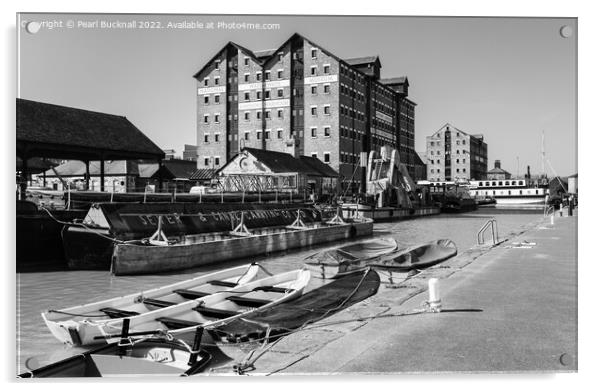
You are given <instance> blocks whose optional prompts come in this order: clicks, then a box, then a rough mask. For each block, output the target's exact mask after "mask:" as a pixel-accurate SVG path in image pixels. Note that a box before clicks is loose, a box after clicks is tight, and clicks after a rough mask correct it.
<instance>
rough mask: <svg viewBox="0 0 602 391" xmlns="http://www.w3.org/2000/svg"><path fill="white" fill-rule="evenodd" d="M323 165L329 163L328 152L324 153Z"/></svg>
mask: <svg viewBox="0 0 602 391" xmlns="http://www.w3.org/2000/svg"><path fill="white" fill-rule="evenodd" d="M324 163H330V152H324Z"/></svg>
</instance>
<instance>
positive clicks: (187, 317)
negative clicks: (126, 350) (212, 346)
mask: <svg viewBox="0 0 602 391" xmlns="http://www.w3.org/2000/svg"><path fill="white" fill-rule="evenodd" d="M310 277H311V274H310V272H309V271H307V270H302V269H299V270H293V271H290V272H286V273H281V274H277V275H274V276H269V277H266V278H262V279H258V280H254V281H252V282H248V283H246V284H242V285H238V286H237V287H235V288H232V289H228V290H223V291H221V292H218V293H214V294H211V295H203V296H202V297H200V298H198V299H196V300H190V301H186V302H183V303H180V304H177V305H175V306H170V307H166V308H163V309H158V310H155V311H150V312H145V313H142V314H139V315H135V314H132V315H131V316H128V317H127V318H128V319H129V320H130V324H129V330H130V334H132V333H134V335H135V334H139V333H147V332H149V331H150V332H156V331H157V330H163V331H165V332H169V333H170V334H172V335H176V334H184V333H190V332H193V331H195V330H196V329H197V327H198V326H203V327H205V328H207V327H214V326H218V325H221V324H224V323H227V322H228V321H231V320H233V319H236V318H238V317H240V316H243V315H245V314H248V313H249V312H252V311H254V310H257V309H265V308H269V307H271V306H273V305H276V304H279V303H282V302H284V301H287V300H290V299H293V298H295V297H297V296H300V295H301V294H302V293H303V289H304V288H305V287H306V286H307V284H308V283H309V280H310ZM201 293H202V292H201ZM122 326H123V318H121V319H114V320H112V321H110V322H107V323H104V324H97V333H98V334H97V336H96V338H94V341H95V342H98V341H99V340H100V341H102V340H103V339H104V340H105V341H106V342H108V343H112V342H115V341H117V340H118V339H119V334H120V332H121V329H122ZM98 336H101V337H98Z"/></svg>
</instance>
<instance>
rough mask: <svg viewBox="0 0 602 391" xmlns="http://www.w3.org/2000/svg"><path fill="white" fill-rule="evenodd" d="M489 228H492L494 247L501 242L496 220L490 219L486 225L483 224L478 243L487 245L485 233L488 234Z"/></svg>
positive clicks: (478, 234) (478, 235)
mask: <svg viewBox="0 0 602 391" xmlns="http://www.w3.org/2000/svg"><path fill="white" fill-rule="evenodd" d="M488 228H491V240H492V241H493V245H494V246H495V245H496V244H498V240H499V238H498V230H497V220H496V219H489V220H487V221H486V222H485V224H483V226H482V227H481V229H480V230H479V232H478V233H477V243H478V244H485V232H487V229H488Z"/></svg>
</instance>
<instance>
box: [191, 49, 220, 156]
mask: <svg viewBox="0 0 602 391" xmlns="http://www.w3.org/2000/svg"><path fill="white" fill-rule="evenodd" d="M216 60H217V61H218V63H217V69H216V66H215V62H214V63H211V64H208V65H207V66H206V68H205V69H204V70H203V71H202V72H201V73H200V74H199V75H198V76H197V145H198V155H199V158H198V160H197V167H198V168H204V167H214V166H215V167H216V168H217V167H220V166H222V165H223V164H224V163H225V162H226V158H227V152H226V142H225V140H226V118H227V112H226V101H227V97H226V82H227V78H226V50H223V51H222V53H220V54H219V55H218V56H217V57H216ZM216 77H217V78H218V79H217V80H218V81H217V84H216V82H215V80H216ZM216 96H218V97H219V103H215V97H216ZM205 97H207V98H208V103H207V104H206V103H205ZM216 114H217V115H219V117H218V118H219V122H216V121H215V116H216ZM205 115H208V123H206V122H205ZM205 135H207V141H205ZM216 135H217V137H218V141H216V139H215V137H216ZM206 159H209V160H208V164H207V165H206V164H205V163H206V162H207V161H206ZM218 161H219V165H218V164H216V163H218Z"/></svg>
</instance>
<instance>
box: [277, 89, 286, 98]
mask: <svg viewBox="0 0 602 391" xmlns="http://www.w3.org/2000/svg"><path fill="white" fill-rule="evenodd" d="M276 94H277V95H278V98H282V97H283V96H284V88H278V91H277V93H276Z"/></svg>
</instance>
